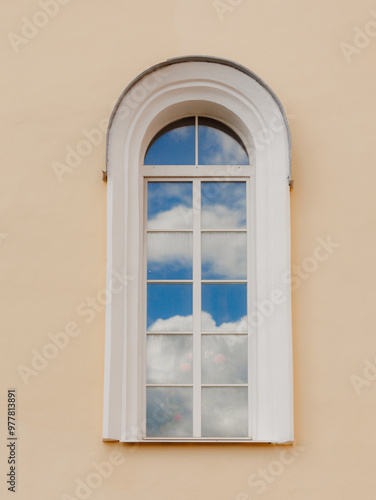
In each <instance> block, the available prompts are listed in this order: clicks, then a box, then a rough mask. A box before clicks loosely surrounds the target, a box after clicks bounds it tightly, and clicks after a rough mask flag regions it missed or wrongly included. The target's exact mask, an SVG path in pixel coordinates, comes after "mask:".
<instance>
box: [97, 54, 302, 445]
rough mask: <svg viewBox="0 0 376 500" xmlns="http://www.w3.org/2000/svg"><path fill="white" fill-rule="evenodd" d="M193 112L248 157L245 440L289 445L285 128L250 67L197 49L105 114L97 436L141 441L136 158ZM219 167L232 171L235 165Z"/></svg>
mask: <svg viewBox="0 0 376 500" xmlns="http://www.w3.org/2000/svg"><path fill="white" fill-rule="evenodd" d="M195 114H197V115H200V116H209V117H211V118H214V119H217V120H220V121H221V122H223V123H225V124H226V125H228V126H230V127H231V128H232V129H233V130H234V131H235V132H236V133H237V134H238V135H239V136H240V137H241V139H242V140H243V142H244V144H245V145H246V148H247V151H248V154H249V157H250V160H251V167H248V169H249V171H250V172H251V176H252V177H253V180H254V182H253V185H254V190H253V198H254V199H253V207H252V211H253V214H252V215H253V217H252V222H253V229H252V231H253V233H252V234H253V239H254V246H253V251H254V253H255V255H254V256H253V258H254V262H255V266H254V284H253V287H252V288H253V291H252V295H253V296H252V317H253V323H252V339H251V344H252V359H251V360H250V361H251V362H252V364H253V369H252V380H251V384H252V393H253V398H252V404H251V411H252V438H251V439H250V440H248V441H246V442H254V443H261V442H264V443H289V442H292V441H293V390H292V339H291V337H292V335H291V286H290V277H291V273H290V200H289V180H290V158H291V155H290V149H291V148H290V133H289V128H288V125H287V121H286V116H285V114H284V111H283V108H282V106H281V104H280V102H279V101H278V99H277V98H276V96H275V95H274V94H273V92H272V91H271V90H270V89H269V88H268V87H267V86H266V85H265V84H264V83H263V82H262V81H261V80H260V79H259V78H258V77H257V76H256V75H254V74H253V73H251V72H250V71H248V70H246V69H245V68H243V67H241V66H238V65H236V64H234V63H231V62H229V61H226V60H222V59H217V58H206V57H205V58H204V57H192V58H180V59H174V60H171V61H167V62H166V63H163V64H160V65H157V66H155V67H153V68H151V69H150V70H148V71H146V72H145V73H143V74H142V75H140V76H139V77H138V78H136V80H134V82H132V83H131V84H130V85H129V87H128V88H127V89H126V90H125V91H124V93H123V94H122V96H121V97H120V99H119V101H118V102H117V104H116V106H115V108H114V111H113V113H112V116H111V120H110V124H109V128H108V135H107V165H106V175H107V185H108V220H107V222H108V226H107V231H108V237H107V238H108V245H107V290H108V291H109V292H110V295H109V300H108V305H107V309H106V341H105V351H106V354H105V384H104V422H103V438H104V439H105V440H116V441H122V442H135V441H136V442H138V441H139V442H141V441H143V437H144V430H143V429H144V422H143V418H144V417H143V401H142V384H143V361H142V356H143V354H142V352H143V340H142V335H140V333H139V332H140V331H141V325H142V318H143V312H144V310H143V307H144V304H143V298H142V288H143V287H142V283H143V271H142V269H143V262H141V256H142V249H143V222H144V221H143V176H144V175H146V174H147V171H146V170H145V169H153V167H143V168H142V167H140V165H142V163H143V157H144V154H145V151H146V148H147V146H148V144H149V143H150V141H151V139H152V138H153V136H154V135H155V134H156V133H157V132H158V131H159V130H160V129H161V128H163V126H165V125H167V124H168V123H170V122H172V121H175V120H177V119H179V118H183V117H185V116H191V115H195ZM184 168H185V167H184ZM200 168H201V169H202V167H196V169H198V170H197V175H201V174H202V172H201V171H200ZM224 168H225V169H226V168H227V173H226V175H227V174H228V177H231V176H233V175H234V176H236V175H239V173H238V172H237V169H241V168H242V167H224ZM180 174H181V172H179V173H177V174H175V173H174V174H173V175H180ZM170 175H171V174H170ZM114 276H121V277H122V282H123V283H124V284H123V286H121V287H119V286H118V282H117V284H116V287H115V286H114V287H113V285H112V283H113V281H114V279H113V278H114ZM180 441H182V439H181V440H180ZM189 441H192V440H191V439H190V440H189ZM200 441H202V440H201V439H200ZM233 441H236V439H234V440H233ZM242 442H244V441H242Z"/></svg>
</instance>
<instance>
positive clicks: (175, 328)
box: [148, 311, 248, 333]
mask: <svg viewBox="0 0 376 500" xmlns="http://www.w3.org/2000/svg"><path fill="white" fill-rule="evenodd" d="M201 324H202V330H203V331H204V332H211V333H244V332H247V330H248V327H247V316H243V317H242V318H241V319H239V320H238V321H232V322H227V323H222V324H221V325H218V326H217V325H216V322H215V321H214V319H213V316H212V315H211V314H210V313H208V312H206V311H202V313H201ZM192 326H193V320H192V315H189V316H178V315H177V316H172V317H171V318H167V319H161V318H159V319H157V320H156V321H154V323H153V324H152V325H151V326H150V327H149V329H148V330H149V331H150V332H191V331H192Z"/></svg>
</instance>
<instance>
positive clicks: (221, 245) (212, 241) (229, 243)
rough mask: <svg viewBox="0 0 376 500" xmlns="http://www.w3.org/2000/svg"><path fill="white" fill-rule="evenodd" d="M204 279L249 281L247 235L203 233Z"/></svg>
mask: <svg viewBox="0 0 376 500" xmlns="http://www.w3.org/2000/svg"><path fill="white" fill-rule="evenodd" d="M201 249H202V270H201V271H202V279H208V280H217V279H247V235H246V233H237V232H236V233H235V232H234V233H231V232H228V233H202V240H201Z"/></svg>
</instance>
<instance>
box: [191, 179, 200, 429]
mask: <svg viewBox="0 0 376 500" xmlns="http://www.w3.org/2000/svg"><path fill="white" fill-rule="evenodd" d="M193 437H201V181H200V180H194V181H193Z"/></svg>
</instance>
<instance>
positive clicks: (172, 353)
mask: <svg viewBox="0 0 376 500" xmlns="http://www.w3.org/2000/svg"><path fill="white" fill-rule="evenodd" d="M192 347H193V340H192V335H148V336H147V368H146V382H147V383H148V384H191V383H192Z"/></svg>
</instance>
